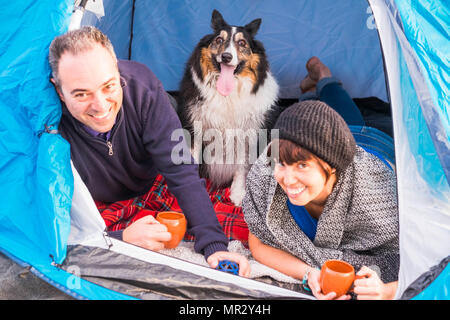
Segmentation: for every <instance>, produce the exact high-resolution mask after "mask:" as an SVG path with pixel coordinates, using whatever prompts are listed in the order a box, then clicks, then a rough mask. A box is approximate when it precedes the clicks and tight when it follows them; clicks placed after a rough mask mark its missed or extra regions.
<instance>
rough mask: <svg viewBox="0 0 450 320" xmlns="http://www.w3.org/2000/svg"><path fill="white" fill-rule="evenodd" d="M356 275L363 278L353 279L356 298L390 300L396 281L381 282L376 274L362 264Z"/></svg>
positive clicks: (392, 296) (393, 294)
mask: <svg viewBox="0 0 450 320" xmlns="http://www.w3.org/2000/svg"><path fill="white" fill-rule="evenodd" d="M356 275H357V276H362V277H364V278H362V279H357V280H355V288H354V290H353V291H354V292H355V294H356V295H357V299H358V300H391V299H393V298H394V296H395V292H396V290H397V281H395V282H390V283H383V282H382V281H381V279H380V278H379V277H378V274H377V273H376V272H375V271H373V270H372V269H369V268H368V267H365V266H363V267H362V268H361V269H360V270H359V271H358V273H356Z"/></svg>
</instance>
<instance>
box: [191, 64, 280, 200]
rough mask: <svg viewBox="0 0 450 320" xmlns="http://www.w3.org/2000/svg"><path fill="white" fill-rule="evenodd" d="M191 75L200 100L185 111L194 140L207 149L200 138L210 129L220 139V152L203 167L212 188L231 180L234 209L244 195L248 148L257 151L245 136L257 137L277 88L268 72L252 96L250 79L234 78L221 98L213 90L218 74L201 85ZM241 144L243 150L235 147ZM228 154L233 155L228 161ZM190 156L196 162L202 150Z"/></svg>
mask: <svg viewBox="0 0 450 320" xmlns="http://www.w3.org/2000/svg"><path fill="white" fill-rule="evenodd" d="M191 74H192V79H193V81H194V83H195V85H196V86H197V88H198V89H199V91H200V96H201V98H202V99H201V100H200V99H199V100H197V101H193V102H192V105H191V106H190V107H189V108H188V110H190V111H191V112H190V113H189V114H188V117H189V120H190V121H191V123H193V124H194V136H195V137H196V138H197V139H201V140H200V141H203V146H206V145H208V143H207V142H205V137H204V136H203V135H204V134H205V133H206V132H208V130H211V129H212V131H213V132H214V131H215V132H216V133H218V135H219V136H220V137H221V138H222V141H221V142H220V143H221V144H222V146H223V149H221V151H222V152H221V153H220V152H217V150H216V152H213V153H212V154H211V153H210V154H209V156H210V159H209V161H208V163H206V162H205V161H203V165H204V166H206V170H207V172H208V176H209V177H210V179H211V181H212V182H213V185H221V184H223V183H227V182H229V181H231V180H233V183H232V185H231V194H230V198H231V200H232V201H233V202H234V203H235V204H236V205H240V203H241V201H242V198H243V197H244V193H245V179H246V175H247V171H248V165H249V161H248V160H249V148H257V142H256V141H254V142H255V143H254V145H253V146H249V142H250V141H249V139H248V135H247V134H248V133H249V130H250V132H253V134H255V136H258V129H260V128H261V127H262V126H263V124H264V121H265V113H266V112H267V111H268V110H269V109H270V108H271V107H272V106H273V105H274V104H275V102H276V99H277V97H278V90H279V88H278V84H277V82H276V81H275V79H274V78H273V76H272V74H271V73H270V72H268V73H267V77H266V79H265V81H264V83H263V84H262V85H261V86H260V87H259V88H258V90H257V91H256V92H255V93H252V89H253V82H252V81H251V80H250V79H249V78H247V77H235V78H236V81H237V83H236V86H235V88H234V90H233V91H232V92H231V93H230V94H229V95H228V96H223V95H221V94H220V93H219V92H218V91H217V90H216V80H217V77H218V73H212V74H209V75H208V76H207V78H206V79H204V81H200V79H199V78H198V77H197V75H196V73H195V72H194V70H191ZM195 123H201V126H196V125H195ZM232 129H234V130H235V131H233V130H232ZM236 130H237V131H236ZM236 132H238V134H236ZM241 133H242V134H241ZM246 139H247V140H246ZM215 143H217V142H215ZM240 143H243V144H244V148H240V147H239V146H238V144H240ZM241 145H242V144H241ZM197 147H199V146H197ZM206 148H207V147H205V149H206ZM230 148H231V149H230ZM230 150H232V152H233V155H232V158H233V159H231V161H230ZM193 154H194V157H196V158H197V157H199V156H204V153H203V150H196V149H195V148H194V150H193ZM197 159H198V158H197Z"/></svg>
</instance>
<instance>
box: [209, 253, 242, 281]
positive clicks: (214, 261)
mask: <svg viewBox="0 0 450 320" xmlns="http://www.w3.org/2000/svg"><path fill="white" fill-rule="evenodd" d="M222 260H230V261H233V262H236V263H237V264H238V265H239V275H240V276H241V277H246V278H248V276H250V264H249V263H248V260H247V258H246V257H244V256H243V255H241V254H239V253H235V252H228V251H217V252H214V253H213V254H212V255H210V256H209V257H208V260H207V261H208V264H209V266H210V267H211V268H214V269H215V268H216V267H217V265H218V264H219V261H222Z"/></svg>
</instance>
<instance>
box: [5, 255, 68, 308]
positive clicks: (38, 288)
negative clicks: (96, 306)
mask: <svg viewBox="0 0 450 320" xmlns="http://www.w3.org/2000/svg"><path fill="white" fill-rule="evenodd" d="M0 300H73V298H72V297H71V296H69V295H67V294H65V293H63V292H61V291H60V290H58V289H56V288H55V287H53V286H52V285H50V284H48V283H47V282H45V281H44V280H42V279H39V278H38V277H37V276H35V275H34V274H33V273H32V272H31V271H30V270H29V269H28V268H24V267H21V266H20V265H18V264H17V263H15V262H14V261H12V260H11V259H9V258H8V257H6V256H5V255H3V254H2V253H0Z"/></svg>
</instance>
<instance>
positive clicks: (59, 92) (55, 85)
mask: <svg viewBox="0 0 450 320" xmlns="http://www.w3.org/2000/svg"><path fill="white" fill-rule="evenodd" d="M50 82H51V83H53V86H54V87H55V90H56V92H57V93H58V96H59V98H60V99H61V101H62V102H65V101H64V96H63V94H62V91H61V88H60V87H59V85H57V84H56V81H55V79H54V78H50Z"/></svg>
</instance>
